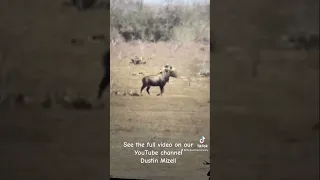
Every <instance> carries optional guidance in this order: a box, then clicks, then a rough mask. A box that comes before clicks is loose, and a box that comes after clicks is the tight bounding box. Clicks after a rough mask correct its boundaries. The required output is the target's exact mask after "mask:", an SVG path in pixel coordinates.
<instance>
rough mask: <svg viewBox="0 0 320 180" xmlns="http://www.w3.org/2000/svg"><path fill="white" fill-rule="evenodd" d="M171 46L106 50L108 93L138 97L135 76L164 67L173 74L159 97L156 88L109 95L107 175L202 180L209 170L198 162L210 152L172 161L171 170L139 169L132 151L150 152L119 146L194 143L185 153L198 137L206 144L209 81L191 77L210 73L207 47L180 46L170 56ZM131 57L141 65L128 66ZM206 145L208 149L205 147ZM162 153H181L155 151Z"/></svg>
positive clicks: (166, 166)
mask: <svg viewBox="0 0 320 180" xmlns="http://www.w3.org/2000/svg"><path fill="white" fill-rule="evenodd" d="M172 46H174V43H157V44H151V43H150V44H148V43H143V44H141V46H140V45H139V43H138V42H137V43H122V44H118V45H116V46H114V47H112V48H111V91H112V92H114V91H119V92H124V91H126V90H132V91H136V92H139V93H140V88H141V85H142V82H141V79H142V77H143V75H141V74H139V72H142V73H143V74H144V75H152V74H157V73H159V70H160V68H161V67H163V66H164V65H165V64H167V63H168V64H170V65H172V66H173V67H174V68H176V70H177V72H178V78H170V81H169V82H168V83H167V85H166V86H165V90H164V94H163V97H161V96H156V95H157V94H158V93H159V92H160V90H159V87H151V89H150V94H151V95H148V94H147V92H146V91H145V90H144V91H143V93H142V94H143V96H122V95H111V97H110V133H111V134H110V146H111V149H110V157H111V161H110V163H111V167H110V173H111V174H112V175H114V176H116V177H118V176H122V177H128V178H129V177H131V178H145V179H199V178H200V179H206V178H207V177H206V174H207V172H208V170H209V167H208V166H205V165H203V161H204V160H207V161H208V160H209V156H210V155H209V151H207V152H183V155H181V156H176V157H177V163H176V164H160V163H158V164H141V163H140V158H141V156H140V157H139V156H134V151H133V150H134V149H142V150H143V149H148V150H151V148H123V146H122V145H123V143H124V142H132V143H135V142H144V143H147V142H156V143H160V142H168V143H173V144H174V143H194V146H193V148H186V149H195V148H196V147H195V145H196V144H200V143H199V139H200V138H201V137H202V136H205V137H207V138H208V139H209V137H210V103H209V102H208V101H209V99H210V79H209V78H204V77H197V76H196V74H197V73H198V72H199V71H200V70H202V69H207V70H209V68H210V66H209V47H208V46H205V45H201V44H185V45H182V46H181V47H180V48H178V49H177V50H176V51H174V52H172V51H171V49H172ZM141 47H142V48H141ZM201 48H202V50H201ZM203 48H204V50H203ZM141 54H142V55H141ZM135 56H138V57H140V56H142V57H143V59H146V61H147V62H146V64H143V65H130V64H129V62H130V61H131V58H133V57H135ZM133 74H136V75H133ZM206 144H207V145H210V142H209V141H208V142H207V143H206ZM163 149H164V150H175V149H181V148H173V149H172V148H154V150H159V151H160V150H163ZM142 157H144V156H142ZM150 157H155V158H160V156H149V158H150ZM168 157H170V156H168ZM144 158H148V156H147V157H144ZM159 160H160V159H159ZM124 162H125V166H124V164H123V163H124ZM124 168H125V169H124Z"/></svg>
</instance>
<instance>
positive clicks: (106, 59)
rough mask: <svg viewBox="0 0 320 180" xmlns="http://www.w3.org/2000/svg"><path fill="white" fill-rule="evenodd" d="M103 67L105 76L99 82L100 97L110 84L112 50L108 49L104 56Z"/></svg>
mask: <svg viewBox="0 0 320 180" xmlns="http://www.w3.org/2000/svg"><path fill="white" fill-rule="evenodd" d="M102 60H103V67H104V76H103V78H102V80H101V82H100V84H99V90H98V96H97V98H98V99H101V97H102V94H103V92H104V90H105V89H106V87H107V86H108V85H109V84H110V50H107V51H106V52H105V53H104V54H103V56H102Z"/></svg>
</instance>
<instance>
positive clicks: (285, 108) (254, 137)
mask: <svg viewBox="0 0 320 180" xmlns="http://www.w3.org/2000/svg"><path fill="white" fill-rule="evenodd" d="M316 1H317V0H310V1H303V0H294V1H292V2H290V3H288V2H287V1H281V2H282V3H281V4H280V5H282V6H285V7H287V9H286V8H284V9H285V10H286V11H281V13H283V12H284V13H288V12H289V13H288V14H289V15H290V12H291V14H295V15H296V16H297V17H299V18H301V20H300V21H302V22H303V23H302V24H301V26H302V27H313V26H317V27H315V28H311V29H315V30H318V28H319V26H318V17H319V16H315V14H316V15H318V14H319V11H318V7H319V3H318V1H317V2H316ZM211 2H218V3H219V4H214V5H213V7H215V9H214V12H213V11H212V12H213V13H214V14H215V13H216V14H215V16H213V17H211V20H212V22H211V24H212V25H213V26H215V27H214V30H215V32H216V33H217V37H218V40H217V43H218V44H219V45H221V46H223V47H221V49H219V50H220V53H219V54H215V53H214V54H211V57H212V60H211V65H212V68H211V75H212V76H211V92H212V94H211V96H210V99H211V103H210V106H211V107H212V109H213V111H212V112H211V114H210V117H212V118H213V119H212V122H210V123H209V121H208V118H209V116H208V111H209V104H208V103H207V101H208V99H209V94H208V90H209V87H208V81H209V80H208V79H202V80H201V81H196V78H193V79H191V86H189V80H188V78H185V79H183V78H178V79H174V78H172V79H171V80H170V82H169V83H168V84H167V85H166V87H165V93H164V96H163V97H157V96H155V95H156V93H158V92H159V90H158V88H151V95H150V96H148V95H147V94H146V92H144V93H143V96H141V97H132V96H111V99H110V101H111V105H112V107H111V110H113V111H112V112H111V117H115V118H111V119H110V118H109V114H108V113H109V111H108V110H107V109H104V110H92V111H76V110H66V109H63V108H61V107H60V106H54V107H53V108H52V109H43V108H42V107H41V106H40V103H39V102H40V101H41V100H42V99H43V97H44V96H45V93H46V92H54V91H56V90H57V91H64V90H66V89H70V91H72V92H74V93H78V92H80V93H81V94H83V95H84V96H86V97H88V98H89V99H94V98H95V96H96V94H95V93H96V90H97V85H98V83H99V80H100V78H101V76H102V74H103V72H102V71H103V68H102V67H101V54H102V53H103V52H104V50H105V45H104V44H101V43H91V42H88V41H86V39H87V36H89V35H92V34H96V33H104V32H108V30H109V23H108V21H109V17H108V16H107V15H106V14H107V12H106V11H104V10H92V11H87V12H81V13H80V12H77V11H76V10H75V9H73V8H70V7H64V6H61V3H62V2H61V1H60V0H56V1H39V0H29V1H23V2H22V1H21V0H4V1H2V2H1V3H0V22H1V25H0V39H1V41H0V48H1V49H0V51H1V52H2V53H4V54H5V57H6V58H5V59H6V65H5V70H6V73H5V74H9V77H10V78H9V81H8V82H7V83H6V84H5V89H6V90H7V91H8V92H13V93H18V92H21V93H24V94H26V95H28V96H31V97H33V98H34V99H35V101H36V102H35V103H34V104H31V105H28V106H14V107H10V106H5V107H0V162H1V163H0V164H1V166H0V171H1V173H0V176H1V177H0V179H4V180H6V179H8V180H9V179H13V180H25V179H33V180H43V179H45V180H82V179H83V180H92V179H93V180H100V179H101V180H105V179H106V177H107V176H108V174H107V170H106V169H107V168H108V167H109V159H108V156H109V147H110V145H109V144H107V143H106V142H107V141H108V138H109V126H111V131H110V133H111V135H112V137H111V139H110V141H111V143H112V144H111V147H110V152H111V153H112V154H115V155H114V157H117V159H115V158H113V159H111V162H112V164H111V171H112V172H113V173H114V175H115V176H120V175H121V176H122V175H123V176H135V177H136V175H137V174H135V173H138V176H141V177H142V176H143V175H145V176H147V177H151V176H153V175H154V176H161V175H162V176H164V175H167V176H169V178H162V179H170V178H171V179H179V178H178V176H180V175H181V176H184V177H185V176H187V177H188V178H190V179H207V177H206V176H205V173H206V172H207V170H208V169H207V168H208V166H204V165H202V164H201V163H202V160H208V156H209V155H208V154H207V153H203V154H202V153H201V154H199V156H195V155H194V154H193V153H188V155H186V156H185V155H184V156H181V157H180V158H179V160H178V164H175V165H168V166H161V164H160V165H159V164H152V165H149V166H145V165H141V164H140V163H138V159H137V158H136V157H133V156H129V155H132V151H131V150H124V149H120V146H121V143H122V142H123V141H124V140H127V141H138V140H139V141H141V140H154V141H159V140H167V141H170V142H177V141H180V142H183V141H184V140H185V141H187V140H188V141H189V140H190V141H194V142H195V141H197V140H198V138H200V136H202V135H204V136H208V135H209V129H208V128H207V127H208V126H209V124H210V125H212V127H213V128H212V129H211V130H210V134H211V137H212V138H211V139H210V140H211V145H212V148H211V149H210V153H211V178H212V179H213V180H257V179H259V180H316V179H319V172H318V169H319V153H318V152H319V144H318V143H319V128H318V129H317V128H313V126H314V125H315V124H316V123H319V52H318V51H317V50H312V51H310V52H309V53H306V52H304V51H295V50H277V49H275V48H274V49H272V48H271V47H270V48H269V49H268V48H265V49H264V50H262V53H261V57H262V59H261V65H260V66H259V75H258V76H257V77H256V78H252V76H251V71H252V68H251V65H252V64H251V60H250V58H249V56H250V55H249V54H250V52H246V51H247V50H245V49H242V47H244V46H248V44H249V45H251V44H253V43H252V41H254V40H253V38H252V39H250V38H251V37H253V34H252V33H251V32H252V31H251V30H252V29H254V28H252V26H249V20H248V17H257V19H259V20H260V19H261V16H263V17H269V16H265V15H266V14H267V13H268V11H267V10H270V11H271V10H274V11H276V10H277V8H273V7H279V6H280V5H279V4H277V2H280V1H278V0H277V1H268V2H270V3H269V4H267V5H270V4H271V5H272V6H271V5H270V6H269V7H268V6H264V4H263V2H264V1H262V0H261V1H258V0H255V1H254V2H255V3H252V2H253V1H252V0H245V1H242V4H239V3H237V2H238V1H234V0H226V1H211ZM266 2H267V1H266ZM260 4H262V5H261V6H263V7H266V11H261V12H262V13H260V16H258V15H257V16H255V15H256V14H255V13H252V12H251V14H249V13H248V12H249V9H250V8H251V10H252V9H256V8H255V7H254V6H258V5H260ZM308 4H309V5H308ZM287 5H288V6H287ZM289 5H290V6H289ZM307 6H308V7H311V8H309V9H308V8H307ZM300 7H302V9H303V8H304V9H306V10H308V13H304V11H302V12H301V13H300V11H297V10H299V8H300ZM315 9H316V10H315ZM237 11H240V12H237ZM259 12H260V11H259ZM279 12H280V11H279ZM270 14H271V13H270ZM302 14H303V15H304V17H302V16H301V15H302ZM296 16H295V17H296ZM270 17H272V18H273V19H275V17H278V16H270ZM291 17H292V16H290V18H291ZM264 20H265V19H263V20H262V21H261V22H264ZM259 22H260V21H259ZM268 22H269V23H272V22H274V21H268ZM246 23H247V24H246ZM261 24H263V23H261ZM261 24H260V25H261ZM280 24H282V23H280ZM269 25H270V24H269ZM271 25H272V24H271ZM273 25H277V24H273ZM262 27H264V28H261V29H263V30H265V29H266V30H269V29H273V28H266V27H267V26H262ZM269 27H277V26H269ZM250 28H252V29H250ZM290 28H291V29H293V27H290ZM298 28H299V27H297V28H296V29H298ZM265 33H266V32H265ZM72 38H81V39H84V40H85V41H84V45H83V46H73V45H71V43H70V40H71V39H72ZM256 42H259V43H260V41H256ZM254 45H256V44H254ZM254 45H253V46H254ZM107 46H108V45H107ZM168 46H170V44H164V43H163V44H162V43H159V44H144V48H145V49H144V51H143V52H144V53H145V54H143V56H144V57H146V58H149V57H152V58H153V59H152V60H150V62H149V61H148V62H147V64H146V65H145V66H144V65H141V66H132V65H129V64H128V63H129V59H128V58H130V57H132V55H138V56H140V55H141V50H140V48H139V45H136V46H133V45H132V46H131V45H130V44H119V45H118V46H116V48H115V49H112V52H111V53H112V65H115V67H116V68H115V69H114V70H113V75H114V74H117V73H120V75H119V76H117V78H118V79H115V78H112V81H111V83H112V84H111V86H112V88H113V90H119V91H124V90H136V91H138V90H139V89H140V86H141V82H140V78H141V76H140V75H137V76H132V73H138V72H140V71H142V72H144V73H146V74H149V73H150V74H153V73H156V72H157V71H158V70H159V68H160V67H161V66H163V65H164V63H169V64H172V65H173V66H175V67H176V68H177V69H178V70H179V69H180V70H179V73H180V75H181V76H186V77H188V75H189V72H188V71H187V70H188V69H191V70H194V72H196V71H198V70H197V68H194V69H193V68H191V67H194V66H192V65H190V64H192V63H194V62H195V59H199V60H203V59H205V57H206V56H208V55H207V54H205V53H206V52H201V51H198V48H199V46H198V45H197V44H190V46H189V47H188V46H183V47H181V48H180V49H179V50H177V54H174V55H172V54H171V52H170V51H168V49H169V50H170V48H168ZM230 47H233V50H232V51H233V52H232V53H230V51H229V52H227V50H226V49H228V48H229V50H230ZM234 47H236V48H234ZM237 48H238V50H239V49H240V50H239V51H237V52H235V51H234V49H237ZM231 49H232V48H231ZM120 51H121V52H122V55H121V56H120V58H119V52H120ZM194 52H196V53H194ZM153 54H154V56H152V55H153ZM307 55H308V56H307ZM171 56H172V57H171ZM146 60H147V59H146ZM178 60H179V61H178ZM199 62H202V61H199ZM2 65H3V64H1V67H0V68H1V70H2V68H3V66H2ZM189 65H190V66H189ZM117 71H118V72H117ZM1 73H2V71H1ZM2 77H3V74H1V78H2ZM1 80H2V79H1ZM1 83H2V81H1ZM1 85H3V84H1ZM179 87H180V88H179ZM181 87H183V88H181ZM1 88H3V87H2V86H1ZM1 90H2V89H1ZM108 100H109V99H108V97H105V98H104V99H103V101H106V102H107V101H108ZM157 102H158V103H157ZM151 103H152V104H151ZM162 110H166V111H165V112H160V111H162ZM150 111H151V113H150ZM177 115H179V116H177ZM173 118H175V120H174V119H173ZM141 124H142V126H140V125H141ZM191 125H192V126H191ZM318 127H319V126H318ZM119 132H121V133H119ZM112 145H113V147H112ZM120 150H121V151H120ZM120 152H121V154H120ZM190 161H192V163H191V162H190ZM177 165H181V166H177ZM154 168H159V169H158V170H159V171H158V170H155V169H154ZM160 170H162V171H161V172H163V173H165V174H160V173H157V172H160ZM156 179H157V178H156ZM159 179H161V177H160V178H159ZM182 179H184V178H182Z"/></svg>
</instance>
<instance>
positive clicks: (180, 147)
mask: <svg viewBox="0 0 320 180" xmlns="http://www.w3.org/2000/svg"><path fill="white" fill-rule="evenodd" d="M206 141H207V139H206V137H204V136H202V137H201V138H200V140H198V142H199V143H192V142H184V143H181V142H175V143H171V142H123V147H124V148H130V149H132V153H133V155H134V156H137V157H138V158H137V159H138V160H139V161H140V163H145V164H157V163H167V164H175V163H177V161H178V159H179V156H182V155H184V154H186V153H188V152H201V151H208V145H207V144H206V143H205V142H206Z"/></svg>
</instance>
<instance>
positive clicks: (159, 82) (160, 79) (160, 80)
mask: <svg viewBox="0 0 320 180" xmlns="http://www.w3.org/2000/svg"><path fill="white" fill-rule="evenodd" d="M170 77H174V78H176V77H178V76H177V73H176V72H175V71H174V69H172V70H169V71H167V72H160V73H159V74H157V75H149V76H145V77H143V78H142V87H141V91H140V94H141V93H142V91H143V89H144V88H145V87H147V92H148V94H149V95H150V92H149V90H150V87H151V86H159V87H160V93H159V94H157V96H159V95H161V96H162V94H163V92H164V86H165V85H166V83H167V82H168V81H169V78H170Z"/></svg>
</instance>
